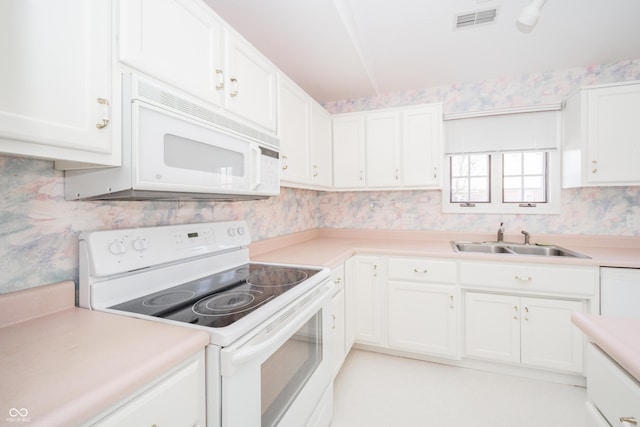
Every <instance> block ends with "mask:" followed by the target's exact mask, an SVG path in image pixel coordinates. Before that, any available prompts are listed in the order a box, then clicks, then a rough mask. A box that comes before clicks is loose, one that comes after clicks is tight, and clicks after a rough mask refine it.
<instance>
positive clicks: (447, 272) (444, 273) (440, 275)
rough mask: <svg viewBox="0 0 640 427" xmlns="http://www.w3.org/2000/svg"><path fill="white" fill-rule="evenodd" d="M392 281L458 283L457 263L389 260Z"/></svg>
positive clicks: (417, 259)
mask: <svg viewBox="0 0 640 427" xmlns="http://www.w3.org/2000/svg"><path fill="white" fill-rule="evenodd" d="M388 275H389V278H390V279H401V280H411V281H416V282H430V283H456V276H457V275H456V262H455V261H445V260H435V259H425V258H389V270H388Z"/></svg>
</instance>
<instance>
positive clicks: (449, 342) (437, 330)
mask: <svg viewBox="0 0 640 427" xmlns="http://www.w3.org/2000/svg"><path fill="white" fill-rule="evenodd" d="M388 286H389V288H388V291H387V294H388V331H389V346H390V347H395V348H397V349H400V350H408V351H413V352H417V353H423V354H430V355H438V356H450V357H455V356H457V347H458V346H457V344H458V342H457V328H458V325H457V323H458V322H457V321H456V319H457V306H458V292H457V290H456V288H455V287H453V286H441V285H440V286H439V285H431V284H426V283H408V282H396V281H390V282H389V284H388Z"/></svg>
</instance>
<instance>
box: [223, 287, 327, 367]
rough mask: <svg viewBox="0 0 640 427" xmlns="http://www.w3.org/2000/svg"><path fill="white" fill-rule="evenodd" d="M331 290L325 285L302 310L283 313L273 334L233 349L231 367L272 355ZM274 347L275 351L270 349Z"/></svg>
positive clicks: (317, 307)
mask: <svg viewBox="0 0 640 427" xmlns="http://www.w3.org/2000/svg"><path fill="white" fill-rule="evenodd" d="M330 291H331V287H330V286H327V287H323V288H322V289H320V293H319V294H318V295H316V296H315V297H314V300H313V301H312V302H311V304H310V305H308V306H303V310H302V311H300V312H297V311H294V312H293V313H286V314H283V315H282V316H281V317H280V318H279V319H278V320H276V321H278V322H284V324H283V325H282V326H281V328H279V329H277V330H276V331H275V332H273V334H274V335H273V336H270V337H267V338H266V339H264V340H261V342H259V343H257V344H251V342H250V341H249V342H248V343H247V344H245V345H244V346H242V347H240V348H238V349H237V350H235V351H233V354H230V358H229V367H230V368H232V370H234V369H233V367H236V368H237V367H239V366H241V365H244V364H245V363H247V362H248V361H250V360H252V359H254V358H256V357H258V356H262V355H264V354H268V355H271V353H272V352H273V351H275V350H277V349H278V348H279V347H280V346H281V345H282V344H284V343H285V342H286V341H287V340H288V339H289V338H290V337H291V335H293V333H294V332H296V331H297V330H298V329H299V328H300V327H301V326H302V325H303V324H304V323H301V322H300V321H299V319H304V321H307V320H308V319H309V318H311V316H313V314H314V313H315V312H317V311H318V309H320V307H322V306H323V305H324V303H325V300H326V298H327V297H328V294H329V293H330ZM270 349H273V351H269V350H270Z"/></svg>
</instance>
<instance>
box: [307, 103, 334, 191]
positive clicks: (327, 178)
mask: <svg viewBox="0 0 640 427" xmlns="http://www.w3.org/2000/svg"><path fill="white" fill-rule="evenodd" d="M331 145H332V144H331V115H330V114H329V113H328V112H327V111H326V110H325V109H324V108H322V107H321V106H320V105H318V104H316V103H315V102H314V103H313V104H312V106H311V184H313V185H314V186H319V187H326V188H331V186H332V185H333V161H332V160H333V159H332V156H333V150H332V149H331Z"/></svg>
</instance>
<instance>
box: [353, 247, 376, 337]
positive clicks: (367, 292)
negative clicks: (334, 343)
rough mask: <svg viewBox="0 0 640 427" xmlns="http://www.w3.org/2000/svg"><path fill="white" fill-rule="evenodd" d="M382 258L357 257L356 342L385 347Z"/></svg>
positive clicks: (355, 281) (354, 282)
mask: <svg viewBox="0 0 640 427" xmlns="http://www.w3.org/2000/svg"><path fill="white" fill-rule="evenodd" d="M381 266H382V258H380V257H376V256H357V257H356V258H355V260H354V264H353V270H354V277H355V280H354V281H353V282H351V281H349V286H352V285H353V287H354V291H355V295H354V298H355V317H354V320H355V340H356V342H358V343H361V344H369V345H378V346H380V345H383V337H382V321H383V316H382V298H383V292H382V278H381V271H382V268H381Z"/></svg>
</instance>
